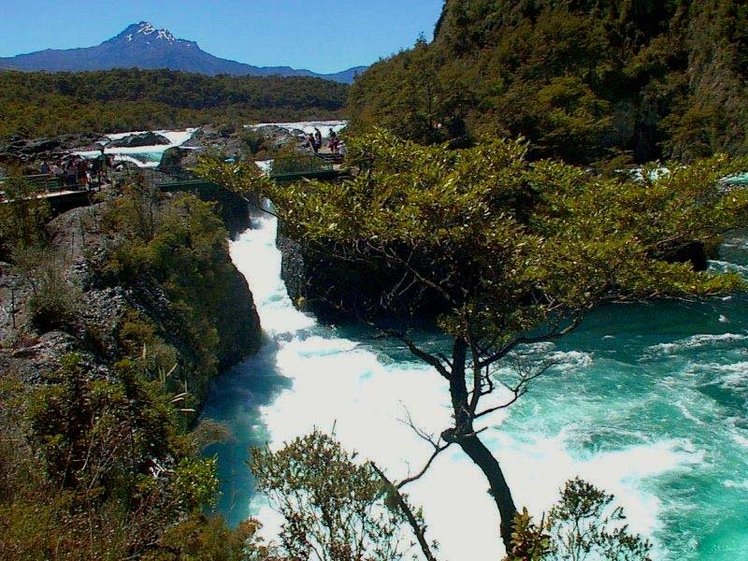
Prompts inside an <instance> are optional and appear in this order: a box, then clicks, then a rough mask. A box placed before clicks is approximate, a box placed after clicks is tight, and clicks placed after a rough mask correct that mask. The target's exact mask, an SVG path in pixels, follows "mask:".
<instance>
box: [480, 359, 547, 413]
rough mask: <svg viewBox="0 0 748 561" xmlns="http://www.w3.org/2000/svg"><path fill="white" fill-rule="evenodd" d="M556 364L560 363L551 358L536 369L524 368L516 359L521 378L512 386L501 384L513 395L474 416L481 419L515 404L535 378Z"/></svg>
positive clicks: (516, 368) (516, 367) (516, 366)
mask: <svg viewBox="0 0 748 561" xmlns="http://www.w3.org/2000/svg"><path fill="white" fill-rule="evenodd" d="M556 364H558V363H557V362H556V361H553V360H549V361H545V362H544V363H543V364H541V365H540V367H539V368H537V369H534V370H529V369H526V368H523V367H522V366H521V365H520V364H519V361H516V362H515V370H517V371H519V379H518V380H517V382H516V383H515V384H514V385H512V386H510V385H509V384H506V383H504V382H501V385H502V386H504V387H505V388H506V389H507V390H509V391H510V392H511V394H512V397H511V398H510V399H509V400H508V401H505V402H504V403H502V404H501V405H496V406H494V407H490V408H488V409H485V410H483V411H481V412H480V413H476V414H475V416H474V418H475V419H479V418H481V417H485V416H486V415H489V414H491V413H494V412H495V411H499V410H501V409H506V408H507V407H509V406H510V405H513V404H514V403H515V402H516V401H517V400H518V399H519V398H520V397H522V396H523V395H525V394H526V393H527V390H528V389H529V386H530V384H531V383H532V382H533V381H534V380H536V379H538V378H540V377H541V376H542V375H543V374H545V373H546V372H548V370H549V369H550V368H552V367H553V366H555V365H556Z"/></svg>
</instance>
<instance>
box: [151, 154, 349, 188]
mask: <svg viewBox="0 0 748 561" xmlns="http://www.w3.org/2000/svg"><path fill="white" fill-rule="evenodd" d="M341 161H342V157H341V156H339V155H335V154H329V155H328V154H325V155H323V156H321V155H319V154H297V155H293V156H283V157H280V158H275V159H274V160H272V163H271V164H270V165H269V167H268V169H267V172H266V173H267V174H268V176H269V177H270V178H271V179H274V180H276V181H293V180H294V179H298V178H301V177H324V176H326V175H330V174H334V173H336V170H335V165H336V164H339V163H340V162H341ZM140 173H141V175H142V177H143V178H144V180H145V181H146V182H147V183H148V184H149V185H153V186H169V185H175V184H178V185H190V184H197V183H204V182H205V180H204V179H202V178H200V177H199V176H197V175H195V174H194V173H192V172H190V171H188V170H180V171H169V172H168V173H165V172H162V171H159V170H158V169H152V168H148V169H141V170H140Z"/></svg>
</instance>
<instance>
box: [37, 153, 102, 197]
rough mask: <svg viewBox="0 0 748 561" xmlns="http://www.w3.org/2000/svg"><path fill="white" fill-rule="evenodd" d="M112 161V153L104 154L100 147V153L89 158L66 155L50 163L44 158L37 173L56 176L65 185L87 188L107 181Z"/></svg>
mask: <svg viewBox="0 0 748 561" xmlns="http://www.w3.org/2000/svg"><path fill="white" fill-rule="evenodd" d="M112 163H113V159H112V155H111V154H105V153H104V149H103V148H102V149H101V153H100V154H99V155H98V156H96V157H95V158H93V159H90V160H89V159H86V158H83V157H81V156H79V155H77V154H70V155H66V156H64V157H63V158H61V159H60V160H58V161H55V162H52V163H49V162H47V161H46V160H44V161H42V163H41V165H40V166H39V173H40V174H42V175H52V176H54V177H56V178H57V179H59V180H60V183H61V184H62V185H63V186H65V187H77V188H82V189H89V188H90V186H92V185H95V184H96V185H101V184H102V183H105V182H107V181H108V179H109V178H108V171H109V169H110V168H111V167H112Z"/></svg>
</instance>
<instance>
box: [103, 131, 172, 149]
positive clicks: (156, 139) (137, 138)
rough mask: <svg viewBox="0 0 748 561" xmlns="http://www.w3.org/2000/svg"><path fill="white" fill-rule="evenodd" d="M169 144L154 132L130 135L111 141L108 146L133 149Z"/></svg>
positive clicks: (163, 137)
mask: <svg viewBox="0 0 748 561" xmlns="http://www.w3.org/2000/svg"><path fill="white" fill-rule="evenodd" d="M166 144H170V142H169V139H168V138H166V137H165V136H162V135H160V134H158V133H155V132H150V131H149V132H143V133H138V134H131V135H129V136H125V137H124V138H119V139H117V140H112V142H110V143H109V146H112V147H116V148H135V147H139V146H156V145H160V146H163V145H166Z"/></svg>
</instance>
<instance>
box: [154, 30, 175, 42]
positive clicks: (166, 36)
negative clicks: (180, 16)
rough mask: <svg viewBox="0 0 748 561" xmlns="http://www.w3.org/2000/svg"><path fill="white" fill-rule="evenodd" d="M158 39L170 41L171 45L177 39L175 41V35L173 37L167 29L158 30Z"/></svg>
mask: <svg viewBox="0 0 748 561" xmlns="http://www.w3.org/2000/svg"><path fill="white" fill-rule="evenodd" d="M158 38H159V39H164V40H166V41H169V42H170V43H173V42H174V41H176V39H174V35H172V34H171V33H169V32H168V31H167V30H166V29H159V30H158Z"/></svg>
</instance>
